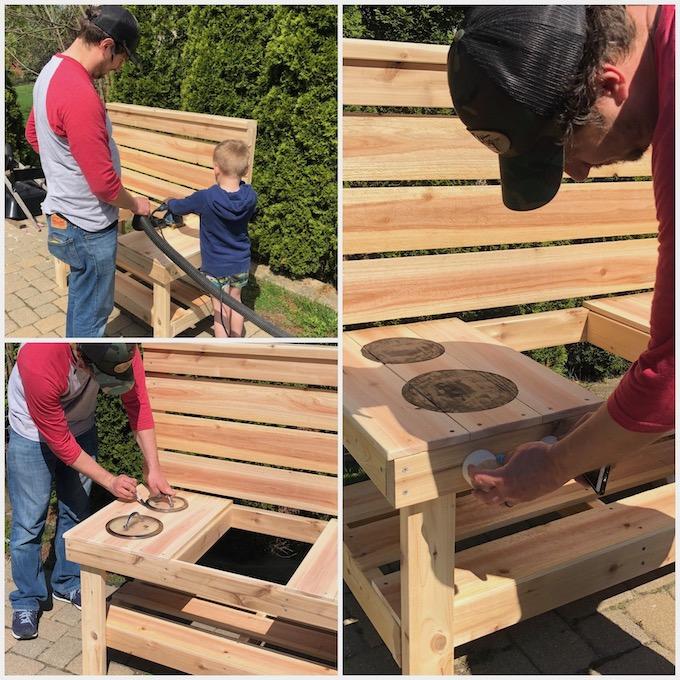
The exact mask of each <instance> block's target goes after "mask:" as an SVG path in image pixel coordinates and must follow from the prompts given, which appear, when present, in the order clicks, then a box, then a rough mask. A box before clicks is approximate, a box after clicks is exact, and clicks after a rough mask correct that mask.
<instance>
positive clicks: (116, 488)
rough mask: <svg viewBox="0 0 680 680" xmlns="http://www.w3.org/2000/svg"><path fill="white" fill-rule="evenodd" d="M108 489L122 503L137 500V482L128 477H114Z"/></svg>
mask: <svg viewBox="0 0 680 680" xmlns="http://www.w3.org/2000/svg"><path fill="white" fill-rule="evenodd" d="M106 488H107V489H108V490H109V491H110V492H111V493H112V494H113V495H114V496H115V497H116V498H119V499H120V500H121V501H134V500H135V498H137V480H136V479H132V477H128V476H127V475H118V476H117V477H113V479H112V480H111V481H110V482H109V484H108V485H107V487H106Z"/></svg>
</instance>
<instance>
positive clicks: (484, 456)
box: [461, 449, 498, 486]
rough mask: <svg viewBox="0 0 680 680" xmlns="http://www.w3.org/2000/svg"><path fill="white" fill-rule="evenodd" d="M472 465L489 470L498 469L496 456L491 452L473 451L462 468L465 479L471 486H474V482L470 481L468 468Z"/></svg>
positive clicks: (484, 450)
mask: <svg viewBox="0 0 680 680" xmlns="http://www.w3.org/2000/svg"><path fill="white" fill-rule="evenodd" d="M470 465H476V466H477V467H485V468H488V469H493V468H496V467H498V465H497V463H496V456H494V454H493V453H491V451H488V450H487V449H477V450H476V451H473V452H472V453H471V454H469V455H468V456H467V458H466V459H465V460H464V461H463V465H462V466H461V472H462V473H463V477H464V478H465V481H466V482H467V483H468V484H469V485H470V486H472V481H471V480H470V475H469V474H468V468H469V467H470Z"/></svg>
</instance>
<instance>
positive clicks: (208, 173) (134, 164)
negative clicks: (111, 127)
mask: <svg viewBox="0 0 680 680" xmlns="http://www.w3.org/2000/svg"><path fill="white" fill-rule="evenodd" d="M120 161H121V165H122V166H123V167H124V168H126V169H128V170H134V171H136V172H141V173H144V174H147V175H151V176H152V177H158V178H159V179H164V180H167V181H169V182H174V183H176V184H180V185H182V186H186V187H190V188H191V189H194V190H198V189H207V188H208V187H210V186H212V185H213V184H214V183H215V173H214V172H213V171H212V170H211V169H210V168H206V167H203V166H200V165H192V164H190V163H184V162H183V161H178V160H175V159H173V158H164V157H161V156H156V155H154V154H150V153H147V152H145V151H139V150H137V149H128V148H126V147H121V148H120Z"/></svg>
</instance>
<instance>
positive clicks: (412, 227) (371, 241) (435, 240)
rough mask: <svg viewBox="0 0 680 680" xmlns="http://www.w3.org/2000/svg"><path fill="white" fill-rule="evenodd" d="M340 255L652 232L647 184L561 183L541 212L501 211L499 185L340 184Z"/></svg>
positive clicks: (650, 195) (654, 226)
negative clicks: (346, 186) (356, 186)
mask: <svg viewBox="0 0 680 680" xmlns="http://www.w3.org/2000/svg"><path fill="white" fill-rule="evenodd" d="M343 201H344V207H343V252H344V254H345V255H354V254H359V253H379V252H382V251H385V250H389V251H400V250H420V249H434V248H465V247H469V246H485V245H499V244H505V243H540V242H545V241H561V240H570V239H582V238H601V237H604V236H623V235H628V234H654V233H656V231H657V223H656V209H655V206H654V193H653V191H652V183H651V182H614V183H611V182H607V183H596V184H592V183H591V184H565V185H564V186H563V187H562V188H561V189H560V191H559V193H558V194H557V196H556V197H555V199H554V200H552V201H551V202H550V203H548V205H546V206H544V207H543V208H541V210H529V211H525V212H516V211H512V210H508V209H507V208H506V207H505V206H504V205H503V202H502V199H501V188H500V186H458V187H380V188H360V189H345V191H344V194H343Z"/></svg>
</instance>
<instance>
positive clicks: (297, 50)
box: [109, 5, 337, 283]
mask: <svg viewBox="0 0 680 680" xmlns="http://www.w3.org/2000/svg"><path fill="white" fill-rule="evenodd" d="M129 7H130V9H131V11H132V12H133V13H134V14H135V16H136V17H137V19H138V21H139V23H140V27H141V33H142V40H141V42H140V48H139V56H140V59H141V62H142V66H141V68H135V67H131V66H130V65H126V66H125V67H124V68H123V70H122V71H121V72H120V73H119V74H117V75H116V77H115V78H114V80H113V84H112V87H111V89H110V92H109V98H110V99H111V100H112V101H124V102H126V103H131V104H141V105H145V106H160V107H164V108H173V109H179V110H184V111H196V112H199V113H210V114H215V115H224V116H232V117H237V118H255V119H256V120H257V121H258V137H257V145H256V150H255V165H254V173H253V186H254V188H255V190H256V191H257V192H258V195H259V203H258V214H257V216H256V218H255V219H254V221H253V222H252V224H251V237H252V241H253V252H254V254H255V256H256V258H257V259H258V260H259V261H262V262H265V263H267V264H269V265H270V266H271V267H272V268H273V269H274V270H275V271H279V272H281V273H284V274H288V275H292V276H295V277H302V276H314V277H317V278H321V279H323V280H325V281H329V282H333V283H334V282H335V281H336V276H337V273H336V258H337V226H336V225H337V188H336V185H337V34H336V31H337V8H336V7H335V6H324V7H307V6H305V7H298V6H264V5H254V6H249V7H232V6H196V5H194V6H179V5H178V6H172V5H157V6H152V5H135V6H129Z"/></svg>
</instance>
